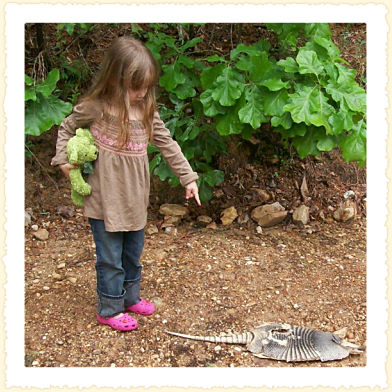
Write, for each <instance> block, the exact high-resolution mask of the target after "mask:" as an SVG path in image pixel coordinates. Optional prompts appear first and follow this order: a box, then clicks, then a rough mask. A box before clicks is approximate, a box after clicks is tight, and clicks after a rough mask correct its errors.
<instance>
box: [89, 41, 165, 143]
mask: <svg viewBox="0 0 392 392" xmlns="http://www.w3.org/2000/svg"><path fill="white" fill-rule="evenodd" d="M158 77H159V75H158V65H157V62H156V60H155V58H154V57H153V55H152V53H151V51H150V50H149V49H148V48H147V47H146V46H145V45H144V44H143V43H142V42H140V41H138V40H137V39H134V38H131V37H119V38H116V39H115V40H114V41H113V42H112V44H111V46H110V47H109V49H108V50H107V52H106V55H105V57H104V60H103V62H102V65H101V67H100V70H99V72H98V74H97V77H96V79H95V80H94V82H93V84H92V86H91V88H90V90H89V91H88V92H87V94H86V95H85V96H84V98H83V101H90V102H91V101H99V102H100V103H101V104H102V107H103V110H104V112H106V113H109V111H110V110H113V109H114V111H115V114H116V116H117V117H118V119H119V127H120V132H119V134H118V137H117V142H118V144H119V145H120V146H124V144H126V143H127V142H128V136H129V135H128V126H127V124H128V120H129V112H130V108H131V105H130V101H129V89H132V90H139V89H141V88H146V87H147V93H146V95H145V97H144V99H143V101H142V102H141V103H140V105H138V107H140V108H141V111H142V113H143V117H142V122H143V124H144V126H145V128H146V130H147V132H148V135H149V138H150V140H151V139H152V136H153V135H152V133H153V125H152V123H153V118H154V113H155V111H156V98H155V86H156V84H157V82H158Z"/></svg>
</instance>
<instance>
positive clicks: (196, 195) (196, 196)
mask: <svg viewBox="0 0 392 392" xmlns="http://www.w3.org/2000/svg"><path fill="white" fill-rule="evenodd" d="M194 194H195V200H196V203H197V205H198V206H199V207H201V202H200V199H199V193H198V192H194Z"/></svg>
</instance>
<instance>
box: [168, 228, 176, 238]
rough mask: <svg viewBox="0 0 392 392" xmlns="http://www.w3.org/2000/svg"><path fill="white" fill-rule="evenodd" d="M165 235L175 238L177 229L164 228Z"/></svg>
mask: <svg viewBox="0 0 392 392" xmlns="http://www.w3.org/2000/svg"><path fill="white" fill-rule="evenodd" d="M165 233H166V234H170V235H172V236H174V237H175V236H177V228H176V227H173V226H168V227H165Z"/></svg>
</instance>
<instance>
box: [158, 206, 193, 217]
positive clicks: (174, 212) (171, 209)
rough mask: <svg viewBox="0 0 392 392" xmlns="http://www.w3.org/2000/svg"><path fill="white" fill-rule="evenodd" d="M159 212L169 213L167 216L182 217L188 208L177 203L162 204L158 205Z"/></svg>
mask: <svg viewBox="0 0 392 392" xmlns="http://www.w3.org/2000/svg"><path fill="white" fill-rule="evenodd" d="M159 212H160V213H161V214H162V215H169V216H180V217H183V216H185V215H186V214H188V212H189V211H188V209H187V208H186V207H184V206H181V205H179V204H162V205H161V206H160V207H159Z"/></svg>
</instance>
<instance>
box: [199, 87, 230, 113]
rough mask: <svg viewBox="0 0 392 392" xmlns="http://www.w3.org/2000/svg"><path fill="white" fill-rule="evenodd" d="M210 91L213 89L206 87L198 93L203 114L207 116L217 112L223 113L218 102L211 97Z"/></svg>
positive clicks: (223, 109) (223, 110)
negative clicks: (206, 88)
mask: <svg viewBox="0 0 392 392" xmlns="http://www.w3.org/2000/svg"><path fill="white" fill-rule="evenodd" d="M212 92H213V90H211V89H208V90H205V91H203V92H202V93H201V94H200V102H201V103H202V104H203V108H204V114H205V115H206V116H209V117H215V116H216V115H217V114H223V113H225V111H226V110H225V108H223V107H222V106H221V105H220V104H219V102H216V101H215V100H214V99H213V98H212Z"/></svg>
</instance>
